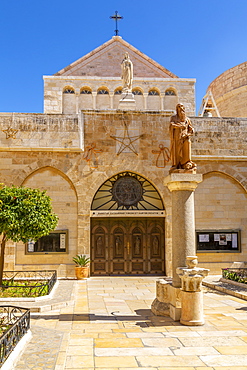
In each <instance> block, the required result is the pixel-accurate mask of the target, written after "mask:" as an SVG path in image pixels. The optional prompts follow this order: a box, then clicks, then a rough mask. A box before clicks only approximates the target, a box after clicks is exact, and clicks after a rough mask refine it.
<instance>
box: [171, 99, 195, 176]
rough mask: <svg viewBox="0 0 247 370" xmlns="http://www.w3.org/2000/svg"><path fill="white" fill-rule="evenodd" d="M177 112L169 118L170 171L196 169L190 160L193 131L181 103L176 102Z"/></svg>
mask: <svg viewBox="0 0 247 370" xmlns="http://www.w3.org/2000/svg"><path fill="white" fill-rule="evenodd" d="M176 111H177V114H176V115H175V116H172V117H171V120H170V140H171V149H170V152H171V160H172V167H171V169H170V172H172V171H174V170H177V169H183V170H187V171H188V170H196V164H195V163H194V162H192V160H191V141H190V136H192V135H193V133H194V128H193V126H192V124H191V121H190V119H189V118H188V117H186V115H185V109H184V106H183V104H177V106H176Z"/></svg>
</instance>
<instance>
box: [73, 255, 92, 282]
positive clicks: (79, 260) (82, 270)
mask: <svg viewBox="0 0 247 370" xmlns="http://www.w3.org/2000/svg"><path fill="white" fill-rule="evenodd" d="M73 261H74V262H75V264H76V267H75V275H76V278H77V279H78V280H82V279H86V278H87V277H88V275H89V263H90V258H89V257H87V256H86V255H85V254H84V255H82V254H81V255H79V254H78V255H77V256H76V257H73Z"/></svg>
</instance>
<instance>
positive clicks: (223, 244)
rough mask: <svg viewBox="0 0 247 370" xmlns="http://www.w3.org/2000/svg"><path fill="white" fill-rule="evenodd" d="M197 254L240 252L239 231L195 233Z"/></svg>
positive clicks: (204, 231) (203, 231) (202, 231)
mask: <svg viewBox="0 0 247 370" xmlns="http://www.w3.org/2000/svg"><path fill="white" fill-rule="evenodd" d="M196 243H197V251H198V252H200V251H201V252H217V251H218V252H235V253H236V252H240V245H241V243H240V230H201V231H196Z"/></svg>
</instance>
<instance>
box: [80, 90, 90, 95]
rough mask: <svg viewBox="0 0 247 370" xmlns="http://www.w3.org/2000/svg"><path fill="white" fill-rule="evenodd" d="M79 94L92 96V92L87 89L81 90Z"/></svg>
mask: <svg viewBox="0 0 247 370" xmlns="http://www.w3.org/2000/svg"><path fill="white" fill-rule="evenodd" d="M81 94H92V91H91V90H89V89H82V90H81Z"/></svg>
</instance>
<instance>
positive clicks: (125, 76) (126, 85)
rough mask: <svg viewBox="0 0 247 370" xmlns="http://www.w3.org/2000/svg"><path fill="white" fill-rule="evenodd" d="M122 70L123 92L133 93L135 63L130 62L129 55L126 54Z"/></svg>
mask: <svg viewBox="0 0 247 370" xmlns="http://www.w3.org/2000/svg"><path fill="white" fill-rule="evenodd" d="M121 69H122V76H121V78H122V82H123V92H126V93H128V92H131V91H132V82H133V63H132V62H131V60H130V57H129V54H128V53H125V54H124V59H123V61H122V63H121Z"/></svg>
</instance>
